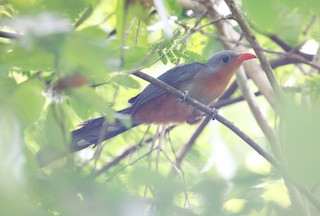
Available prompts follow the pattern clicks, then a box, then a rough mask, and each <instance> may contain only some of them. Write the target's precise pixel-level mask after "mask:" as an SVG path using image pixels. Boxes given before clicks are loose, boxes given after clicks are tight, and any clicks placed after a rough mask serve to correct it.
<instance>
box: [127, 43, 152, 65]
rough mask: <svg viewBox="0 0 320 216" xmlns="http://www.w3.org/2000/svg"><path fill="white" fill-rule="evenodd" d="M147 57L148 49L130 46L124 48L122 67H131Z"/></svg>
mask: <svg viewBox="0 0 320 216" xmlns="http://www.w3.org/2000/svg"><path fill="white" fill-rule="evenodd" d="M147 57H148V49H146V48H143V47H131V48H129V49H128V50H125V59H124V69H133V68H136V67H138V66H139V64H141V62H142V60H144V59H145V58H147Z"/></svg>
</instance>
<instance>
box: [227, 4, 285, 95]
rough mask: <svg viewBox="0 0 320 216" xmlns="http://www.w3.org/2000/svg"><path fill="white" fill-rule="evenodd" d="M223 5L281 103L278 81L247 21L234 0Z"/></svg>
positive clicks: (281, 93)
mask: <svg viewBox="0 0 320 216" xmlns="http://www.w3.org/2000/svg"><path fill="white" fill-rule="evenodd" d="M225 3H226V4H227V5H228V7H229V9H230V11H231V12H232V15H233V17H234V19H235V20H236V21H237V22H238V24H239V26H240V28H241V30H242V33H243V34H244V36H245V37H246V39H247V40H248V42H249V43H250V45H251V47H252V48H253V49H254V51H255V53H256V54H257V57H258V59H259V60H260V63H261V67H262V69H263V70H264V71H265V73H266V75H267V77H268V80H269V82H270V84H271V86H272V87H273V89H274V91H275V92H276V95H277V96H278V99H280V101H282V99H283V98H284V95H283V92H282V90H281V88H280V86H279V84H278V81H277V80H276V78H275V76H274V74H273V71H272V68H271V66H270V64H269V61H268V59H267V57H266V56H265V55H264V52H263V50H262V48H261V46H260V44H259V43H258V41H257V39H256V37H255V35H254V34H253V32H252V31H251V29H250V27H249V24H248V23H247V21H246V20H245V18H244V17H243V16H242V14H241V12H240V11H239V9H238V8H237V6H236V4H235V2H234V0H225Z"/></svg>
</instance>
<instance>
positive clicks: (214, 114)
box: [210, 108, 219, 119]
mask: <svg viewBox="0 0 320 216" xmlns="http://www.w3.org/2000/svg"><path fill="white" fill-rule="evenodd" d="M218 112H219V110H218V109H216V108H212V109H211V113H210V116H211V118H212V119H215V117H216V116H217V115H218Z"/></svg>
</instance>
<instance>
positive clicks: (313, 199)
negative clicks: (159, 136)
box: [132, 70, 320, 211]
mask: <svg viewBox="0 0 320 216" xmlns="http://www.w3.org/2000/svg"><path fill="white" fill-rule="evenodd" d="M132 74H134V75H135V76H137V77H139V78H141V79H144V80H146V81H148V82H150V83H152V84H154V85H157V86H159V87H161V88H164V89H165V90H166V91H168V92H170V93H172V94H174V95H175V96H176V97H178V98H180V99H184V100H185V101H186V103H188V104H190V105H192V106H194V107H196V108H197V109H199V110H201V111H203V112H204V113H206V114H207V115H208V116H210V117H211V118H212V120H214V119H215V120H217V121H219V122H220V123H222V124H223V125H225V126H226V127H227V128H229V129H230V130H231V131H233V132H234V133H235V134H236V135H237V136H239V137H240V138H241V139H242V140H243V141H245V142H246V143H247V144H248V145H249V146H250V147H251V148H253V149H254V150H255V151H256V152H257V153H259V154H260V155H261V156H262V157H263V158H265V159H266V160H267V161H268V162H269V163H270V164H272V165H273V166H274V167H275V168H277V169H278V171H279V172H280V174H281V175H282V176H283V177H284V178H286V179H287V180H288V181H290V182H291V183H292V184H294V185H295V186H296V188H298V189H299V190H300V191H301V192H302V193H303V194H304V195H305V197H306V198H308V200H309V201H310V202H311V203H312V204H313V205H314V206H315V207H316V208H317V209H318V210H319V211H320V201H319V200H318V198H317V197H315V196H314V194H312V193H311V192H310V191H309V190H308V189H307V188H305V187H304V186H301V185H299V184H298V183H297V182H295V181H294V180H293V179H292V178H291V177H290V175H289V173H288V172H287V171H286V169H284V168H283V166H282V165H281V164H280V163H279V161H278V160H276V159H275V158H274V157H273V156H272V155H271V154H269V153H268V152H266V151H265V150H264V149H263V148H262V147H261V146H260V145H259V144H258V143H256V142H255V141H254V140H252V139H251V138H250V137H249V136H248V135H246V134H245V133H244V132H243V131H241V130H240V129H239V128H238V127H236V126H235V125H234V124H233V123H232V122H230V121H229V120H227V119H226V118H224V117H223V116H221V115H220V114H218V113H217V111H216V109H215V108H212V109H211V108H210V107H208V106H205V105H204V104H202V103H200V102H199V101H197V100H195V99H193V98H191V97H186V95H185V93H184V92H182V91H179V90H177V89H176V88H174V87H172V86H170V85H168V84H167V83H165V82H163V81H161V80H158V79H156V78H154V77H151V76H149V75H147V74H145V73H143V72H141V71H139V70H138V71H135V72H132Z"/></svg>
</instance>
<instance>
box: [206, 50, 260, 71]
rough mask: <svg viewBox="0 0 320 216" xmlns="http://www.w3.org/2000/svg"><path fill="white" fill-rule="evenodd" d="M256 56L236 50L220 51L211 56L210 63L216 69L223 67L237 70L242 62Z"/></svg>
mask: <svg viewBox="0 0 320 216" xmlns="http://www.w3.org/2000/svg"><path fill="white" fill-rule="evenodd" d="M253 58H256V56H255V55H253V54H251V53H240V52H238V51H234V50H225V51H222V52H219V53H217V54H215V55H214V56H212V57H211V58H209V60H208V65H209V66H210V67H212V68H213V69H214V71H220V69H221V70H223V69H229V70H232V71H234V70H237V69H238V67H239V66H240V65H241V64H242V62H244V61H246V60H249V59H253Z"/></svg>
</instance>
